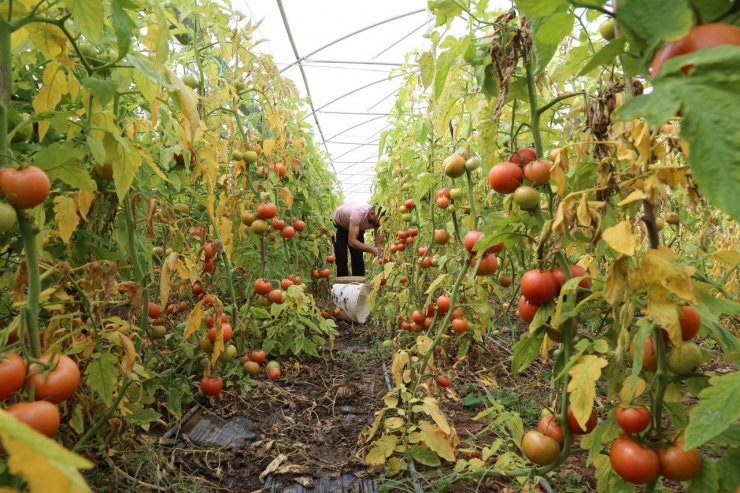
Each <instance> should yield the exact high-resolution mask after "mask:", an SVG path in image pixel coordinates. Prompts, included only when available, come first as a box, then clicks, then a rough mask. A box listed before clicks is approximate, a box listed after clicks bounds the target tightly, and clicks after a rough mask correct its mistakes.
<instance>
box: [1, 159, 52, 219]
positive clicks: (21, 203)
mask: <svg viewBox="0 0 740 493" xmlns="http://www.w3.org/2000/svg"><path fill="white" fill-rule="evenodd" d="M50 191H51V182H50V181H49V177H48V176H46V173H45V172H44V170H42V169H41V168H38V167H36V166H26V167H23V168H17V169H16V168H13V167H12V166H5V167H4V168H1V169H0V196H2V198H4V199H5V201H6V202H3V201H0V233H5V232H6V231H10V230H11V229H12V228H13V226H15V223H16V221H17V220H18V215H17V212H16V209H31V208H33V207H36V206H37V205H39V204H41V203H42V202H44V201H45V200H46V198H47V197H48V196H49V192H50Z"/></svg>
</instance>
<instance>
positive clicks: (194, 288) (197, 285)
mask: <svg viewBox="0 0 740 493" xmlns="http://www.w3.org/2000/svg"><path fill="white" fill-rule="evenodd" d="M191 289H192V291H193V296H198V295H199V294H202V293H203V286H201V284H200V283H199V282H195V283H193V285H192V287H191Z"/></svg>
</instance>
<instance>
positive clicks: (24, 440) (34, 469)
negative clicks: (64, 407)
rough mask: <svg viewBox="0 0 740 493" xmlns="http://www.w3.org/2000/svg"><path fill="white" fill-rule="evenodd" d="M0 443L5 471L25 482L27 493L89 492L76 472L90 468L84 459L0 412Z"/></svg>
mask: <svg viewBox="0 0 740 493" xmlns="http://www.w3.org/2000/svg"><path fill="white" fill-rule="evenodd" d="M0 441H1V442H2V445H3V447H4V448H5V450H6V452H7V453H8V454H9V457H8V459H7V465H8V469H9V470H10V471H11V472H12V473H13V474H16V475H18V476H20V477H22V478H23V479H24V480H25V481H26V482H27V483H28V489H29V490H30V491H31V493H88V492H91V491H92V490H90V488H89V487H88V485H87V483H85V479H84V478H83V477H82V475H81V474H80V472H79V471H78V469H91V468H92V467H93V464H92V463H90V462H89V461H88V460H86V459H84V458H82V457H80V456H78V455H76V454H74V453H73V452H70V451H68V450H67V449H65V448H64V447H62V446H61V445H59V444H58V443H57V442H55V441H54V440H52V439H50V438H47V437H46V436H44V435H42V434H40V433H38V432H36V431H35V430H33V429H31V428H29V427H28V426H26V425H25V424H23V423H20V422H19V421H18V420H16V419H15V418H14V417H13V416H11V415H10V414H8V413H6V412H5V411H2V410H0Z"/></svg>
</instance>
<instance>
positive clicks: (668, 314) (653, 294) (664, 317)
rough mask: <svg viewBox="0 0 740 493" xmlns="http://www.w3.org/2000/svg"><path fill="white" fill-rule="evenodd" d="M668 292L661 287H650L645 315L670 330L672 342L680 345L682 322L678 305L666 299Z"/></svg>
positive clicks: (659, 325)
mask: <svg viewBox="0 0 740 493" xmlns="http://www.w3.org/2000/svg"><path fill="white" fill-rule="evenodd" d="M665 295H666V293H665V291H664V290H662V289H660V288H650V289H648V301H647V305H645V309H644V312H645V315H647V317H648V318H649V319H650V321H651V322H653V324H655V325H656V326H658V327H661V328H662V329H663V330H665V331H666V332H668V336H669V337H670V338H671V342H672V343H673V344H674V345H675V346H677V347H680V346H681V343H682V342H683V338H682V336H681V324H680V323H679V321H678V305H676V304H675V303H673V302H671V301H670V300H667V299H666V296H665Z"/></svg>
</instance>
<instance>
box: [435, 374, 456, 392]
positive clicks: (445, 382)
mask: <svg viewBox="0 0 740 493" xmlns="http://www.w3.org/2000/svg"><path fill="white" fill-rule="evenodd" d="M434 379H435V380H436V381H437V385H439V386H440V387H442V388H443V389H445V388H447V387H449V386H450V385H451V384H452V380H450V379H449V378H447V377H446V376H444V375H437V376H436V377H434Z"/></svg>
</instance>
